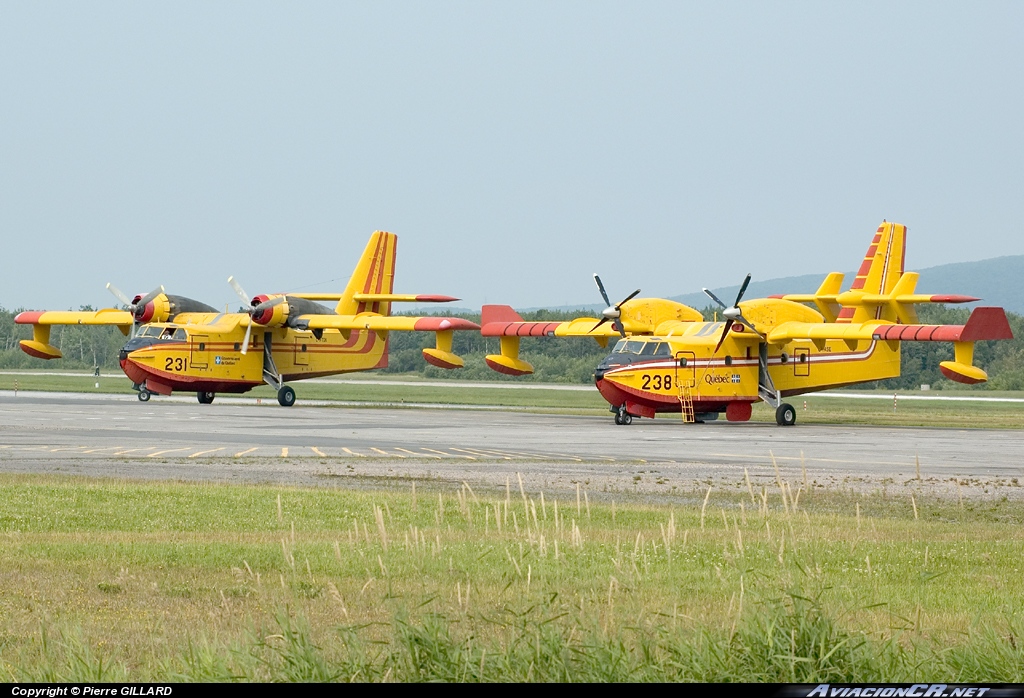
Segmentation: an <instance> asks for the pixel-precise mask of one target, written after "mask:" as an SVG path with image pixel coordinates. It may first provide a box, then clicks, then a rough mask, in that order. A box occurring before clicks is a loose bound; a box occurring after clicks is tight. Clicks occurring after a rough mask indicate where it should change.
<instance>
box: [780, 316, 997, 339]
mask: <svg viewBox="0 0 1024 698" xmlns="http://www.w3.org/2000/svg"><path fill="white" fill-rule="evenodd" d="M795 339H809V340H812V341H814V340H819V341H823V340H827V339H842V340H847V341H857V340H862V339H866V340H871V339H876V340H886V341H899V342H977V341H982V340H989V339H1013V331H1012V330H1011V329H1010V324H1009V322H1008V321H1007V319H1006V312H1005V311H1004V310H1003V309H1002V308H975V309H974V310H973V311H972V312H971V315H970V317H969V318H967V323H966V324H964V325H894V324H891V323H876V322H864V323H857V324H853V323H850V324H837V323H807V322H785V323H782V324H781V325H779V326H778V327H776V328H775V329H773V330H771V331H770V332H769V333H768V341H769V342H770V343H772V344H784V343H785V342H788V341H790V340H795Z"/></svg>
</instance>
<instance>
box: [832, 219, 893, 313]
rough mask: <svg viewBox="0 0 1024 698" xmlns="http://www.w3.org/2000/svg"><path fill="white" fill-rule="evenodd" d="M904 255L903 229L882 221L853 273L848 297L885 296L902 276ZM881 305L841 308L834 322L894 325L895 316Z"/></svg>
mask: <svg viewBox="0 0 1024 698" xmlns="http://www.w3.org/2000/svg"><path fill="white" fill-rule="evenodd" d="M906 252H907V226H905V225H900V224H899V223H890V222H888V221H883V222H882V224H881V225H880V226H878V230H877V231H875V237H874V238H873V239H872V240H871V245H869V246H868V251H867V253H866V254H865V255H864V261H863V262H862V263H861V265H860V269H859V270H858V271H857V277H856V278H855V279H854V280H853V284H852V285H851V286H850V290H849V291H848V293H861V294H866V295H888V294H889V293H892V290H893V289H894V288H895V287H896V284H897V283H898V282H899V280H900V277H901V276H903V271H904V265H905V263H906ZM890 314H892V313H891V311H890V310H889V309H888V308H887V307H886V306H884V305H880V306H874V307H871V306H864V305H859V306H856V307H850V306H847V307H844V308H843V309H842V310H841V311H840V312H839V317H838V319H837V320H836V322H846V323H849V322H854V323H857V322H870V321H872V320H890V321H892V322H895V321H896V319H897V318H896V317H895V315H893V317H888V315H890Z"/></svg>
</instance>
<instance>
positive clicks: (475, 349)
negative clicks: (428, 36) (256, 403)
mask: <svg viewBox="0 0 1024 698" xmlns="http://www.w3.org/2000/svg"><path fill="white" fill-rule="evenodd" d="M81 309H82V310H91V309H92V308H90V307H88V306H83V307H82V308H81ZM716 310H717V309H716V308H713V307H710V306H709V307H707V308H704V309H703V310H702V313H703V315H704V317H705V318H706V319H707V320H712V319H715V317H716V316H715V312H716ZM18 312H20V311H17V310H15V311H9V310H5V309H4V308H0V369H16V368H22V369H29V368H31V369H61V368H63V369H91V368H93V367H95V366H99V367H100V368H105V369H107V368H117V352H118V350H119V349H120V348H121V347H122V346H123V345H124V343H125V337H124V335H122V334H121V332H120V331H119V330H118V329H117V328H116V327H85V326H79V325H69V326H55V327H54V328H53V330H52V333H51V335H50V343H51V344H52V345H54V346H56V347H57V348H58V349H60V350H61V352H63V354H64V358H63V359H61V360H58V361H44V360H42V359H35V358H33V357H31V356H29V355H27V354H25V353H24V352H23V351H21V349H20V348H19V347H18V341H19V340H21V339H31V337H32V328H31V327H30V326H27V325H16V324H15V323H14V316H15V315H17V314H18ZM969 314H970V311H969V310H967V309H965V308H951V307H947V306H945V305H942V304H923V305H921V306H919V307H918V315H919V317H920V321H921V322H922V323H925V324H936V325H941V324H948V325H959V324H963V323H964V322H966V321H967V317H968V315H969ZM522 315H523V319H524V320H528V321H540V322H543V321H553V320H567V319H573V318H577V317H593V316H594V312H593V311H586V310H578V311H575V312H569V313H566V312H557V313H555V312H552V311H548V310H538V311H535V312H529V313H523V314H522ZM456 317H462V318H465V319H467V320H472V321H473V322H479V321H480V316H479V315H478V314H457V315H456ZM1007 317H1008V318H1009V320H1010V326H1011V327H1012V328H1013V333H1014V336H1015V337H1016V339H1013V340H1011V341H1001V342H978V343H977V344H976V345H975V359H974V363H975V364H976V365H978V366H980V367H982V368H984V369H985V370H986V371H987V372H988V374H989V381H988V383H983V384H981V385H979V386H977V389H990V390H1024V317H1022V316H1020V315H1017V314H1015V313H1007ZM388 341H389V345H390V357H389V361H388V368H386V369H384V372H385V373H403V374H406V373H414V374H419V375H421V376H423V377H426V378H431V379H459V380H484V381H520V382H521V381H536V382H543V383H589V382H590V381H591V380H592V375H593V372H594V367H595V366H597V364H598V363H599V362H600V361H601V359H603V358H604V357H605V356H606V355H607V354H608V352H609V350H610V347H611V345H613V344H614V340H610V341H609V344H608V345H607V346H604V347H602V346H601V345H599V344H598V343H597V341H595V340H594V339H588V338H583V337H580V338H575V339H558V340H556V339H553V338H549V337H523V338H522V339H521V340H520V357H521V358H522V359H524V360H526V361H529V362H530V363H531V364H533V367H534V371H535V372H534V374H533V375H531V376H523V377H511V376H505V375H502V374H500V373H496V372H494V371H492V370H491V369H489V368H488V367H487V365H486V364H485V362H484V357H485V356H486V355H487V354H497V353H499V352H500V348H499V343H498V339H497V338H496V337H483V336H481V335H480V334H479V333H477V332H456V333H455V339H454V344H453V349H454V351H455V353H456V354H458V355H459V356H462V357H463V358H464V359H465V360H466V366H465V368H463V369H460V370H458V371H446V370H444V369H439V368H436V367H434V366H431V365H429V364H427V363H426V362H425V361H424V360H423V355H422V353H421V350H422V349H423V348H424V347H429V346H433V342H434V335H433V333H432V332H392V333H390V336H389V338H388ZM952 358H953V345H952V344H950V343H948V342H905V343H904V344H903V351H902V360H901V364H902V371H901V375H900V377H899V378H893V379H890V380H886V381H878V382H876V383H873V384H868V385H867V386H866V387H878V388H884V389H888V390H896V389H916V388H919V387H920V386H921V385H922V384H928V385H930V386H931V387H932V389H935V390H941V389H943V388H958V389H962V388H964V387H966V386H963V385H961V384H959V383H953V382H952V381H949V380H947V379H946V378H944V377H943V376H942V374H941V373H940V372H939V362H941V361H946V360H951V359H952Z"/></svg>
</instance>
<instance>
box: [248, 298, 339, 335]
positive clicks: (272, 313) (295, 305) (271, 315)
mask: <svg viewBox="0 0 1024 698" xmlns="http://www.w3.org/2000/svg"><path fill="white" fill-rule="evenodd" d="M279 298H282V296H280V295H273V296H268V295H266V294H262V295H259V296H256V297H255V298H253V299H252V307H253V308H256V307H257V306H259V305H262V304H264V303H267V301H273V300H276V299H279ZM283 298H284V300H282V301H281V302H280V303H278V304H277V305H269V304H268V305H267V307H265V308H263V310H261V311H259V312H258V313H253V316H252V320H253V322H255V323H256V324H257V325H262V326H263V327H292V328H296V329H305V327H303V326H302V325H303V324H304V323H301V322H299V320H298V318H299V317H301V316H302V315H334V311H333V310H331V309H330V308H328V307H326V306H323V305H320V304H319V303H315V302H313V301H311V300H307V299H305V298H296V297H294V296H283Z"/></svg>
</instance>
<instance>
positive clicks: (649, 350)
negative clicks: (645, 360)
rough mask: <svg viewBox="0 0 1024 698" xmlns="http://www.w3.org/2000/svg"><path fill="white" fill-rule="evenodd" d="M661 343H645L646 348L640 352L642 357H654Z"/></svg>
mask: <svg viewBox="0 0 1024 698" xmlns="http://www.w3.org/2000/svg"><path fill="white" fill-rule="evenodd" d="M658 344H660V342H644V348H643V349H641V350H640V356H654V350H655V349H657V347H658Z"/></svg>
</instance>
